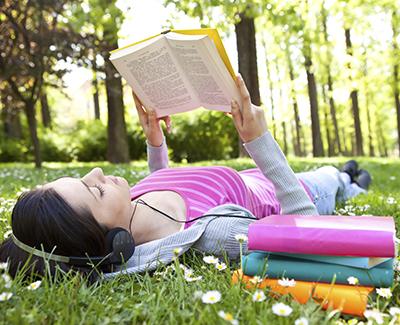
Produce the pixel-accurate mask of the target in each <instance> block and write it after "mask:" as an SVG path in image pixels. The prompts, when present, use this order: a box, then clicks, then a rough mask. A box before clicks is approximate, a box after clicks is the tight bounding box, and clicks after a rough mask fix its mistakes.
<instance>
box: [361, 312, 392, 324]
mask: <svg viewBox="0 0 400 325" xmlns="http://www.w3.org/2000/svg"><path fill="white" fill-rule="evenodd" d="M364 316H365V318H367V319H368V320H374V321H375V322H376V323H377V324H383V317H386V316H387V315H385V314H383V313H381V312H380V311H379V310H377V309H370V310H366V311H364Z"/></svg>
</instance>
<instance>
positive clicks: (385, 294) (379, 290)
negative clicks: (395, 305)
mask: <svg viewBox="0 0 400 325" xmlns="http://www.w3.org/2000/svg"><path fill="white" fill-rule="evenodd" d="M376 293H377V294H378V295H380V296H381V297H383V298H386V299H389V298H390V297H392V292H391V291H390V288H377V289H376Z"/></svg>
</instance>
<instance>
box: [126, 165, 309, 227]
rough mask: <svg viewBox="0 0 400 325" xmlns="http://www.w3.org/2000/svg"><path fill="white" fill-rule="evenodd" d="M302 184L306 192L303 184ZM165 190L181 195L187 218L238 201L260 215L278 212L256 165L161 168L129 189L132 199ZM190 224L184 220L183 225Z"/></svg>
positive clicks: (272, 193) (271, 190)
mask: <svg viewBox="0 0 400 325" xmlns="http://www.w3.org/2000/svg"><path fill="white" fill-rule="evenodd" d="M302 185H303V187H304V188H305V189H306V191H307V192H308V189H307V187H306V186H305V184H302ZM166 190H168V191H174V192H176V193H178V194H179V195H180V196H181V197H182V198H183V200H184V201H185V204H186V220H187V221H190V220H192V219H193V218H196V217H198V216H201V215H203V214H205V213H206V212H207V211H208V210H210V209H211V208H214V207H216V206H218V205H221V204H226V203H233V204H237V205H240V206H242V207H244V208H246V209H248V210H250V211H251V212H252V213H253V214H254V215H255V216H256V217H257V218H259V219H260V218H263V217H266V216H269V215H271V214H279V212H280V204H279V202H278V200H277V198H276V195H275V189H274V185H273V184H272V182H271V181H269V180H268V179H266V178H265V176H264V175H263V174H262V173H261V171H260V170H259V169H258V168H253V169H248V170H244V171H240V172H238V171H236V170H234V169H232V168H229V167H223V166H207V167H179V168H164V169H160V170H157V171H155V172H153V173H152V174H150V175H149V176H147V177H146V178H144V179H143V180H141V181H140V182H138V183H137V184H136V185H134V186H133V187H132V188H131V190H130V192H131V199H132V200H134V199H136V198H137V197H139V196H141V195H143V194H145V193H147V192H152V191H166ZM191 224H192V223H187V224H185V228H187V227H189V226H190V225H191Z"/></svg>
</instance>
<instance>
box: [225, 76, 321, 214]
mask: <svg viewBox="0 0 400 325" xmlns="http://www.w3.org/2000/svg"><path fill="white" fill-rule="evenodd" d="M237 84H238V87H239V90H240V93H241V97H242V104H243V105H242V110H240V108H239V104H238V103H237V102H235V101H233V102H232V105H231V106H232V117H233V121H234V123H235V127H236V129H237V131H238V133H239V135H240V137H241V138H242V140H243V142H244V143H245V144H244V146H245V148H246V150H247V152H248V153H249V155H250V156H251V157H252V158H253V160H254V162H255V163H256V165H257V166H258V168H259V169H260V170H261V171H262V173H263V174H264V175H265V176H266V177H267V178H268V179H269V180H270V181H271V182H272V183H273V184H274V186H275V191H276V196H277V198H278V201H279V203H280V204H281V208H282V214H303V215H307V214H309V215H316V214H318V211H317V209H316V208H315V206H314V204H313V203H312V202H311V200H310V199H309V197H308V195H307V193H306V191H305V190H304V188H303V187H302V186H301V185H300V183H299V181H298V180H297V177H296V176H295V174H294V172H293V170H292V169H291V168H290V166H289V164H288V162H287V160H286V157H285V155H284V154H283V153H282V151H281V149H280V148H279V146H278V144H277V143H276V141H275V140H274V138H273V137H272V136H271V134H270V133H269V131H268V128H267V123H266V121H265V115H264V111H263V110H262V109H261V108H260V107H258V106H255V105H253V104H252V103H251V100H250V94H249V92H248V90H247V88H246V85H245V84H244V81H243V79H242V78H241V77H240V76H239V77H238V80H237Z"/></svg>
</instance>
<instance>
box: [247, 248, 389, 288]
mask: <svg viewBox="0 0 400 325" xmlns="http://www.w3.org/2000/svg"><path fill="white" fill-rule="evenodd" d="M393 262H394V259H390V260H388V261H386V262H383V263H381V264H379V265H377V266H375V267H373V268H370V269H363V268H356V267H351V266H345V265H339V264H331V263H321V262H317V261H311V260H305V259H299V258H294V257H288V256H280V255H272V254H269V253H265V252H251V253H249V254H248V255H246V256H243V259H242V266H243V273H244V274H245V275H249V276H255V275H258V276H261V277H268V278H272V279H280V278H283V277H285V278H289V279H295V280H299V281H300V280H301V281H309V282H326V283H331V282H333V281H334V282H335V283H339V284H349V282H348V280H347V278H349V277H351V276H353V277H356V278H357V279H358V280H359V284H360V285H363V286H374V287H390V286H391V285H392V284H393Z"/></svg>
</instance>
